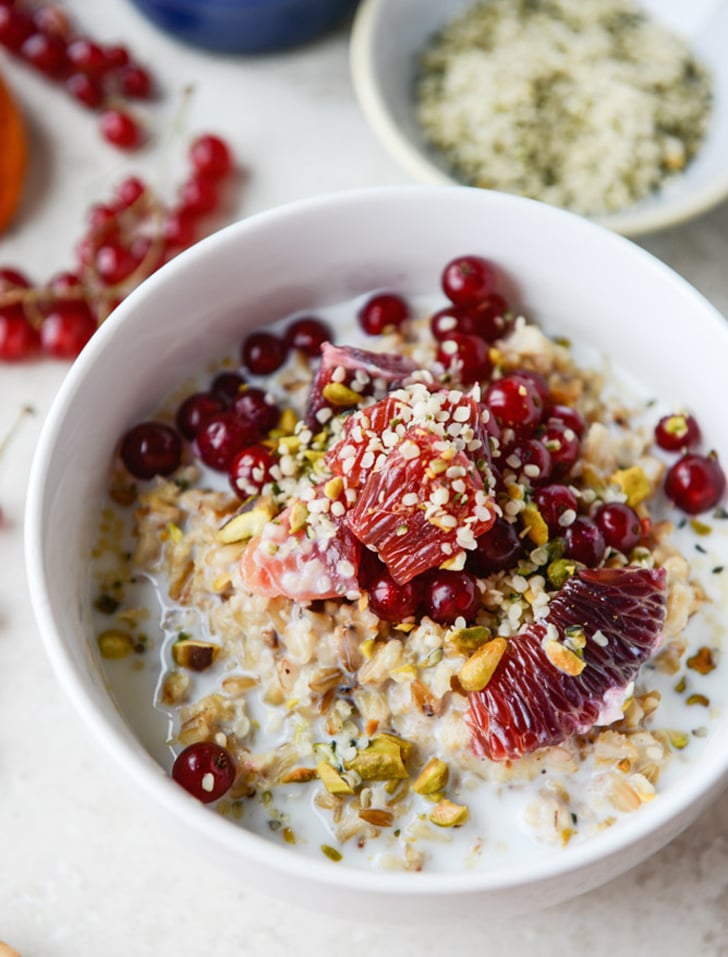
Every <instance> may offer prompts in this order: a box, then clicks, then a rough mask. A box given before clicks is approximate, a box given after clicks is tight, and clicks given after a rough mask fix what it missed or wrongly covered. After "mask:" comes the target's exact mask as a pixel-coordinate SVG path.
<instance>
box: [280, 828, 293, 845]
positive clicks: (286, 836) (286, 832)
mask: <svg viewBox="0 0 728 957" xmlns="http://www.w3.org/2000/svg"><path fill="white" fill-rule="evenodd" d="M281 834H282V835H283V840H284V841H285V842H286V844H295V843H296V835H295V833H294V831H293V828H290V827H284V828H283V830H282V831H281Z"/></svg>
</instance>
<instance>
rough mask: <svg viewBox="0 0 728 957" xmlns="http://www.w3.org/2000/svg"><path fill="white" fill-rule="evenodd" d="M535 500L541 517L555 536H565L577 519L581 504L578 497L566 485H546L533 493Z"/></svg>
mask: <svg viewBox="0 0 728 957" xmlns="http://www.w3.org/2000/svg"><path fill="white" fill-rule="evenodd" d="M533 500H534V502H535V503H536V506H537V508H538V510H539V512H540V513H541V517H542V518H543V520H544V522H546V524H547V525H548V527H549V531H550V532H551V533H552V534H554V535H563V534H564V530H565V529H566V528H568V526H569V525H571V524H572V522H573V521H574V519H575V518H576V510H577V509H578V507H579V503H578V501H577V499H576V495H574V493H573V492H572V491H571V489H570V488H568V487H567V486H566V485H544V486H543V487H541V488H537V489H536V490H535V491H534V493H533Z"/></svg>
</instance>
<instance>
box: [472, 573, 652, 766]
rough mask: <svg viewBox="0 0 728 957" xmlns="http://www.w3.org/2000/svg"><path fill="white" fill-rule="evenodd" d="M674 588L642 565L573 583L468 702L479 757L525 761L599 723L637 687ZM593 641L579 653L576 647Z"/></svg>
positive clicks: (586, 576) (523, 633)
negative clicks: (618, 697)
mask: <svg viewBox="0 0 728 957" xmlns="http://www.w3.org/2000/svg"><path fill="white" fill-rule="evenodd" d="M665 581H666V573H665V570H664V569H647V568H634V567H627V568H609V569H607V568H602V569H593V570H592V569H589V570H587V569H585V570H582V571H579V572H578V573H577V574H576V575H575V576H574V577H573V578H571V579H569V581H568V582H567V583H566V584H565V585H564V587H563V588H562V589H561V591H560V592H558V594H557V595H555V597H554V598H552V599H551V603H550V605H549V611H548V614H547V616H546V617H545V618H544V619H541V620H539V621H536V622H533V623H531V624H529V625H527V626H526V627H525V628H524V629H523V631H521V632H520V633H519V634H518V635H516V636H515V637H514V638H512V639H511V640H510V641H509V643H508V647H507V648H506V651H505V653H504V655H503V657H502V658H501V660H500V662H499V664H498V667H497V669H496V671H495V673H494V674H493V677H492V678H491V679H490V681H489V683H488V684H487V685H486V687H485V688H484V689H483V690H482V691H477V692H473V693H471V694H470V695H469V699H470V700H469V706H470V707H469V712H468V715H467V718H466V720H467V723H468V725H469V727H470V731H471V734H472V747H473V750H474V751H475V753H476V754H477V755H479V756H480V757H487V758H490V759H491V760H492V761H503V760H507V759H515V758H520V757H522V756H523V755H525V754H529V753H531V752H532V751H535V750H537V749H538V748H543V747H548V746H550V745H554V744H559V743H560V742H562V741H565V740H567V739H568V738H570V737H571V736H572V735H574V734H577V733H580V732H583V731H586V730H588V729H589V728H591V727H592V726H593V725H594V724H597V723H598V721H599V716H600V712H601V711H602V709H603V708H605V707H606V706H607V705H608V704H609V701H610V696H613V695H614V693H615V691H619V690H621V689H625V688H627V687H628V685H629V684H630V682H631V681H633V680H634V678H635V676H636V674H637V672H638V671H639V668H640V666H641V665H642V663H643V662H644V661H646V660H647V659H648V658H649V657H650V655H651V654H652V652H653V651H654V649H655V647H656V644H657V641H658V639H659V636H660V632H661V629H662V626H663V624H664V620H665V609H666V587H665ZM584 639H585V643H584V644H583V649H582V650H581V651H580V652H579V653H578V654H574V652H573V651H571V650H570V649H569V645H570V644H571V645H572V647H576V648H578V645H579V644H581V643H582V642H583V641H584ZM553 643H556V644H553ZM559 648H560V649H562V650H563V651H559ZM563 652H566V655H564V654H563ZM570 656H572V657H571V658H570ZM564 659H566V663H564ZM555 661H556V662H558V663H559V665H560V667H557V665H556V664H555V663H554V662H555ZM580 661H581V662H582V663H583V667H582V670H581V671H579V672H578V673H571V674H570V673H567V671H565V670H562V669H563V668H564V667H566V668H567V670H568V671H572V672H575V671H577V670H578V668H570V667H569V662H571V663H572V664H573V663H577V665H578V663H579V662H580Z"/></svg>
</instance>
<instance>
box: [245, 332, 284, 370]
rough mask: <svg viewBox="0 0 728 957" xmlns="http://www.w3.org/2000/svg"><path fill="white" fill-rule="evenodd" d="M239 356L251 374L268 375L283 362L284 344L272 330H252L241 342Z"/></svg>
mask: <svg viewBox="0 0 728 957" xmlns="http://www.w3.org/2000/svg"><path fill="white" fill-rule="evenodd" d="M241 356H242V360H243V365H245V366H247V368H248V369H250V371H251V372H252V373H253V375H270V373H271V372H275V371H276V369H280V367H281V366H282V365H283V363H284V362H285V360H286V346H285V343H284V342H283V340H282V339H279V338H278V336H274V335H273V333H272V332H253V333H251V334H250V335H249V336H248V337H247V339H246V340H245V342H243V348H242V352H241Z"/></svg>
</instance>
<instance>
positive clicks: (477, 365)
mask: <svg viewBox="0 0 728 957" xmlns="http://www.w3.org/2000/svg"><path fill="white" fill-rule="evenodd" d="M437 361H438V362H441V363H442V365H443V366H444V367H445V369H447V370H448V371H449V372H451V373H452V375H453V378H455V379H458V380H459V381H460V382H462V383H463V384H464V385H469V384H470V383H472V382H479V381H483V380H485V379H487V378H488V376H489V375H490V373H491V372H492V370H493V363H492V362H491V359H490V351H489V349H488V345H487V343H486V342H485V341H484V340H483V339H481V338H480V337H479V336H471V335H467V334H466V333H464V332H454V333H452V335H450V336H449V337H448V338H447V339H443V341H442V342H441V343H440V344H439V346H438V349H437Z"/></svg>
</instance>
